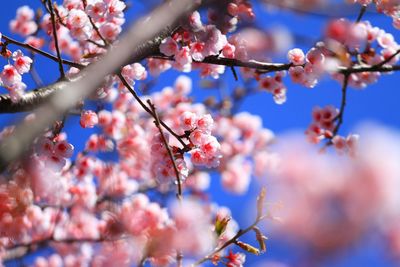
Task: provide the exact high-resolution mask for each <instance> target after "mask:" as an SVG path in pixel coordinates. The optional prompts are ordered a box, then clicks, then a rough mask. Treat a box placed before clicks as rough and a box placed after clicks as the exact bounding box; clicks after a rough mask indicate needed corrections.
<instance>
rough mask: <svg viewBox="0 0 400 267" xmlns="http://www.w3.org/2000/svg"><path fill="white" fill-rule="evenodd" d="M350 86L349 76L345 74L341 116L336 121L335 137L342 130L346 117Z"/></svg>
mask: <svg viewBox="0 0 400 267" xmlns="http://www.w3.org/2000/svg"><path fill="white" fill-rule="evenodd" d="M348 84H349V74H344V78H343V85H342V100H341V103H340V109H339V114H338V115H337V116H336V118H335V119H334V120H337V124H336V126H335V128H334V129H333V132H332V135H333V136H335V135H336V134H337V133H338V132H339V129H340V126H342V124H343V116H344V109H345V107H346V101H347V85H348Z"/></svg>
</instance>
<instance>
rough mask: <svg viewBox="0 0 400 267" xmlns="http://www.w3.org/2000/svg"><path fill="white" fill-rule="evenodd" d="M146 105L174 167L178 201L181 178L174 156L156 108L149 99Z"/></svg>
mask: <svg viewBox="0 0 400 267" xmlns="http://www.w3.org/2000/svg"><path fill="white" fill-rule="evenodd" d="M147 103H148V104H149V106H150V109H151V111H152V114H153V117H154V124H155V125H156V127H157V129H158V131H159V132H160V134H161V139H162V141H163V143H164V146H165V149H167V152H168V155H169V158H170V160H171V162H172V166H173V167H174V171H175V175H176V182H177V186H178V193H177V195H176V197H177V198H178V199H179V200H181V199H182V182H181V177H180V176H181V175H180V173H179V170H178V167H177V166H176V162H175V158H174V155H173V154H172V151H171V148H170V147H169V145H168V142H167V139H166V138H165V135H164V132H163V130H162V129H161V124H160V118H159V117H158V114H157V111H156V108H155V106H154V104H153V103H151V101H150V99H148V100H147Z"/></svg>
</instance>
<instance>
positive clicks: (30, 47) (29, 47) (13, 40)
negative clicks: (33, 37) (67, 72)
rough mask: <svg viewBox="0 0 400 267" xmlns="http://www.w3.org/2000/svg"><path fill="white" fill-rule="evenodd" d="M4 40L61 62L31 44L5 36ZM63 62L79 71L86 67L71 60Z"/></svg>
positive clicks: (3, 36)
mask: <svg viewBox="0 0 400 267" xmlns="http://www.w3.org/2000/svg"><path fill="white" fill-rule="evenodd" d="M2 38H3V39H4V40H6V41H7V42H8V43H10V44H14V45H17V46H20V47H23V48H26V49H28V50H30V51H32V52H33V53H36V54H39V55H42V56H44V57H47V58H48V59H51V60H53V61H55V62H59V59H58V58H57V57H56V56H53V55H52V54H50V53H47V52H45V51H43V50H41V49H39V48H36V47H34V46H31V45H30V44H27V43H23V42H19V41H17V40H15V39H13V38H11V37H8V36H6V35H4V34H3V35H2ZM61 62H62V63H63V64H65V65H69V66H71V67H75V68H78V69H82V68H84V67H85V65H82V64H79V63H76V62H73V61H70V60H66V59H61Z"/></svg>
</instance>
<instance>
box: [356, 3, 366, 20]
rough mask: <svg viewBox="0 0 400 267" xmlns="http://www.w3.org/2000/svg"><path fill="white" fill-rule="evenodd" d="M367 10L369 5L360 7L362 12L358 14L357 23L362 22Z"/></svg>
mask: <svg viewBox="0 0 400 267" xmlns="http://www.w3.org/2000/svg"><path fill="white" fill-rule="evenodd" d="M366 11H367V5H362V7H361V9H360V13H359V14H358V17H357V20H356V23H358V22H360V21H361V19H362V17H363V16H364V14H365V12H366Z"/></svg>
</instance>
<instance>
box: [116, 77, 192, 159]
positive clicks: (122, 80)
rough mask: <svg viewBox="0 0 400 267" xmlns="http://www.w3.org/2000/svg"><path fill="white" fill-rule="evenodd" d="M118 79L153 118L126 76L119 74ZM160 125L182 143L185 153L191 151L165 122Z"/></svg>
mask: <svg viewBox="0 0 400 267" xmlns="http://www.w3.org/2000/svg"><path fill="white" fill-rule="evenodd" d="M117 76H118V78H119V79H120V80H121V82H122V84H123V85H124V86H125V87H126V89H128V91H129V92H130V93H131V94H132V95H133V97H134V98H135V100H136V101H137V102H138V103H139V105H140V106H141V107H142V108H143V109H144V110H145V111H146V112H147V113H149V114H150V115H151V116H152V117H153V118H154V114H153V112H152V111H151V110H150V109H149V108H148V107H147V105H146V104H145V103H144V102H143V100H142V99H140V97H139V95H138V94H137V93H136V91H135V89H133V87H132V86H130V85H129V83H128V81H127V80H126V79H125V78H124V76H123V75H122V74H121V73H118V74H117ZM160 124H161V125H162V126H163V127H164V128H165V129H166V130H167V131H168V132H169V133H170V134H172V135H173V136H174V137H175V138H176V139H177V140H178V141H179V143H181V145H182V146H183V148H182V149H183V151H184V152H186V151H188V150H189V147H188V146H187V144H186V143H185V142H184V141H183V140H182V138H181V137H180V136H179V135H178V134H177V133H175V132H174V131H173V130H172V129H171V128H170V127H169V126H168V125H167V124H165V123H164V122H163V121H160Z"/></svg>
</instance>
